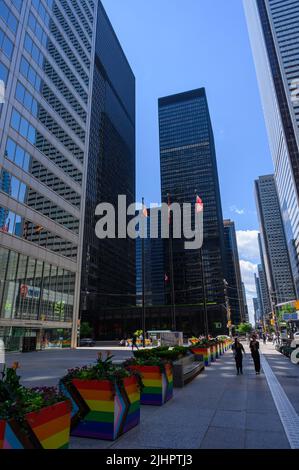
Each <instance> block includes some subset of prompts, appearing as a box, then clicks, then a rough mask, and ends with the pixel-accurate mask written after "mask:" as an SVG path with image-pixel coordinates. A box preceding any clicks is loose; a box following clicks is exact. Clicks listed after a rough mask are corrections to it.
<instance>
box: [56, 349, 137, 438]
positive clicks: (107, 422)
mask: <svg viewBox="0 0 299 470" xmlns="http://www.w3.org/2000/svg"><path fill="white" fill-rule="evenodd" d="M112 358H113V357H112V356H110V355H109V354H108V355H107V358H106V359H105V360H102V356H101V354H99V356H98V360H97V362H96V364H95V365H91V366H84V367H80V368H76V369H70V370H69V371H68V373H67V375H66V376H65V377H63V378H62V379H61V381H60V389H61V390H62V391H63V393H65V394H66V395H67V396H68V397H69V398H70V399H71V401H72V405H73V408H72V422H71V435H72V436H80V437H89V438H94V439H104V440H115V439H117V438H118V437H119V436H121V435H122V434H124V433H126V432H127V431H129V430H130V429H132V428H133V427H135V426H137V425H138V424H139V422H140V390H141V388H142V383H141V378H140V376H139V375H138V373H137V372H136V371H131V370H128V369H125V368H124V367H120V366H116V365H113V364H112Z"/></svg>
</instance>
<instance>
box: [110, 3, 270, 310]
mask: <svg viewBox="0 0 299 470" xmlns="http://www.w3.org/2000/svg"><path fill="white" fill-rule="evenodd" d="M102 2H103V5H104V7H105V9H106V11H107V14H108V16H109V18H110V20H111V22H112V25H113V27H114V29H115V32H116V34H117V35H118V38H119V40H120V42H121V44H122V46H123V49H124V51H125V53H126V55H127V58H128V60H129V62H130V64H131V67H132V69H133V71H134V74H135V76H136V85H137V200H140V199H141V197H142V196H144V197H145V201H146V202H147V203H148V204H149V203H151V202H159V201H160V172H159V140H158V139H159V135H158V110H157V100H158V98H159V97H161V96H165V95H169V94H172V93H178V92H182V91H186V90H189V89H193V88H199V87H202V86H204V87H206V90H207V96H208V102H209V107H210V114H211V119H212V124H213V129H214V136H215V143H216V151H217V161H218V173H219V180H220V189H221V199H222V210H223V216H224V217H225V218H232V219H233V220H234V221H235V223H236V228H237V230H238V232H239V233H238V241H239V251H240V259H241V267H242V273H243V277H244V280H245V282H246V287H247V293H248V295H249V297H252V295H253V290H252V289H253V288H254V286H253V282H252V278H253V271H254V269H255V265H256V263H257V262H258V254H257V244H256V230H257V229H258V221H257V216H256V207H255V201H254V194H253V182H254V179H255V178H256V177H258V176H259V175H262V174H267V173H272V172H273V165H272V160H271V156H270V152H269V147H268V139H267V134H266V129H265V124H264V117H263V112H262V107H261V101H260V96H259V90H258V85H257V80H256V74H255V69H254V63H253V58H252V53H251V48H250V43H249V37H248V33H247V26H246V22H245V16H244V12H243V6H242V0H102ZM242 263H243V264H242ZM244 263H245V264H244ZM248 263H249V264H248ZM251 310H252V306H251Z"/></svg>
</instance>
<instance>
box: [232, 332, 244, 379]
mask: <svg viewBox="0 0 299 470" xmlns="http://www.w3.org/2000/svg"><path fill="white" fill-rule="evenodd" d="M232 350H233V354H234V358H235V361H236V368H237V375H239V374H241V375H243V354H244V355H245V349H244V347H243V344H241V343H240V341H239V339H238V338H235V342H234V344H233V345H232Z"/></svg>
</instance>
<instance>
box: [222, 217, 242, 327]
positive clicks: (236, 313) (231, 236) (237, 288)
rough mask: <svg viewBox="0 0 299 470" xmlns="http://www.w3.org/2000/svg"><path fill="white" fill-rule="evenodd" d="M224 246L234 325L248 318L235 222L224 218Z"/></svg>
mask: <svg viewBox="0 0 299 470" xmlns="http://www.w3.org/2000/svg"><path fill="white" fill-rule="evenodd" d="M223 225H224V246H225V265H226V281H227V282H228V287H227V295H228V299H229V305H230V309H231V318H232V322H233V324H234V325H239V324H240V323H244V322H245V320H246V318H245V317H246V312H245V304H244V298H243V290H242V278H241V270H240V261H239V253H238V245H237V237H236V229H235V223H234V222H233V221H232V220H224V221H223Z"/></svg>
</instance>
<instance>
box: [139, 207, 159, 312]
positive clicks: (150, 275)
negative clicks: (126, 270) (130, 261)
mask: <svg viewBox="0 0 299 470" xmlns="http://www.w3.org/2000/svg"><path fill="white" fill-rule="evenodd" d="M158 211H159V209H156V208H151V209H147V214H148V217H147V238H145V239H144V275H145V304H146V306H152V305H164V304H165V269H164V240H163V239H162V238H161V236H159V237H158V238H150V219H151V217H152V215H153V213H154V212H158ZM157 215H158V214H157ZM156 220H157V222H158V223H157V230H158V234H159V233H160V230H161V227H160V226H161V223H160V221H161V219H160V218H159V217H157V218H156ZM136 301H137V302H136V303H137V305H139V306H140V305H142V239H141V238H137V239H136Z"/></svg>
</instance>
